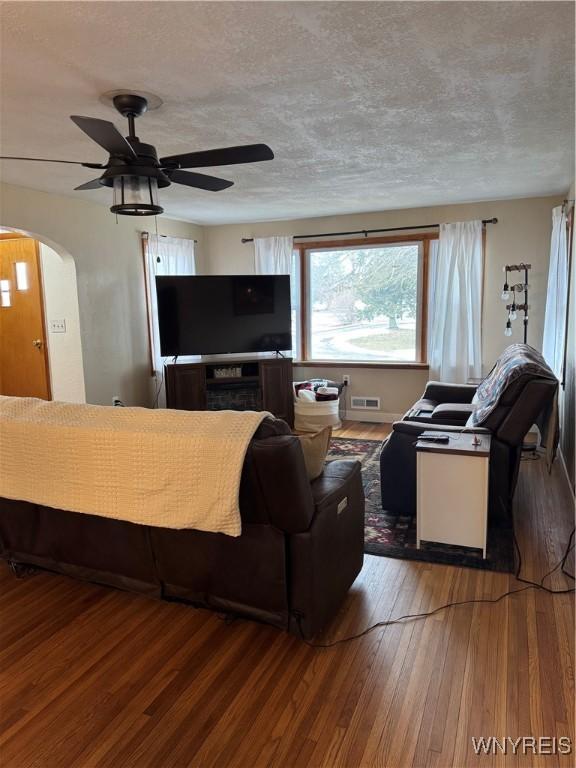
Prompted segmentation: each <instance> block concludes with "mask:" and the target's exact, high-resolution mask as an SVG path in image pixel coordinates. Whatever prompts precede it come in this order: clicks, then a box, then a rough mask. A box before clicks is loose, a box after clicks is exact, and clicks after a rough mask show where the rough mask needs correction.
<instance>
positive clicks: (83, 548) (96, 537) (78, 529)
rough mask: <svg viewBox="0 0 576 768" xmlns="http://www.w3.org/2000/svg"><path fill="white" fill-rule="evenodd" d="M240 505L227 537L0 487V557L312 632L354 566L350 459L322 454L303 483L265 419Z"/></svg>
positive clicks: (355, 488) (360, 520) (297, 461)
mask: <svg viewBox="0 0 576 768" xmlns="http://www.w3.org/2000/svg"><path fill="white" fill-rule="evenodd" d="M240 511H241V517H242V535H241V536H239V537H237V538H234V537H230V536H225V535H223V534H217V533H206V532H203V531H195V530H174V529H169V528H157V527H152V526H143V525H134V524H132V523H128V522H124V521H121V520H113V519H110V518H105V517H97V516H93V515H85V514H79V513H75V512H67V511H63V510H58V509H51V508H48V507H41V506H38V505H36V504H30V503H27V502H22V501H13V500H9V499H2V498H0V557H2V558H3V559H5V560H8V561H11V562H13V563H21V564H30V565H35V566H39V567H42V568H47V569H49V570H52V571H57V572H59V573H64V574H67V575H70V576H75V577H78V578H81V579H86V580H89V581H94V582H98V583H101V584H108V585H110V586H114V587H119V588H121V589H128V590H132V591H138V592H143V593H146V594H149V595H154V596H156V597H165V598H173V599H181V600H184V601H186V602H189V603H192V604H194V605H197V606H202V607H207V608H213V609H216V610H218V611H223V612H229V613H232V614H236V615H239V616H246V617H249V618H252V619H256V620H259V621H263V622H266V623H269V624H273V625H274V626H276V627H280V628H282V629H286V630H289V631H291V632H293V633H295V634H301V635H302V636H303V637H305V638H310V637H312V636H313V635H314V634H316V633H317V632H319V631H320V630H321V629H322V628H323V627H325V626H326V624H327V623H328V622H329V621H330V619H331V618H333V616H334V615H335V613H336V611H337V610H338V608H339V606H340V604H341V603H342V601H343V599H344V597H345V595H346V593H347V591H348V589H349V588H350V586H351V585H352V582H353V581H354V579H355V578H356V576H357V575H358V573H359V572H360V570H361V568H362V563H363V552H364V493H363V489H362V481H361V475H360V464H359V462H356V461H333V462H330V463H328V464H327V465H326V468H325V470H324V472H323V474H322V475H321V476H320V477H319V478H318V479H316V480H314V481H313V482H312V483H311V482H310V481H309V480H308V477H307V473H306V467H305V465H304V457H303V454H302V450H301V447H300V442H299V440H298V438H296V437H294V436H293V435H292V434H291V433H290V429H289V427H288V425H287V424H285V423H284V422H283V421H280V420H279V419H271V418H268V419H266V420H264V421H263V422H262V424H261V425H260V427H259V429H258V431H257V432H256V435H255V436H254V439H253V440H252V442H251V443H250V446H249V448H248V452H247V455H246V459H245V462H244V468H243V473H242V481H241V488H240Z"/></svg>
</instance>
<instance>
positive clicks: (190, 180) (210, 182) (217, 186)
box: [166, 171, 234, 192]
mask: <svg viewBox="0 0 576 768" xmlns="http://www.w3.org/2000/svg"><path fill="white" fill-rule="evenodd" d="M166 175H167V176H168V178H169V179H170V181H175V182H176V184H184V185H186V186H187V187H196V189H206V190H208V191H209V192H220V190H222V189H227V188H228V187H231V186H232V185H233V184H234V182H233V181H227V180H226V179H218V178H216V176H206V174H204V173H190V172H189V171H167V172H166Z"/></svg>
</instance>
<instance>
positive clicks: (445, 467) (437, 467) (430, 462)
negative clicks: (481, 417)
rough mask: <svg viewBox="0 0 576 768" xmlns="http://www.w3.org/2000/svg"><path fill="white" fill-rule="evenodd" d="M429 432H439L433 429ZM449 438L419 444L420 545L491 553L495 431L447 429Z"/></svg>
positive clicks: (484, 555) (417, 479) (417, 455)
mask: <svg viewBox="0 0 576 768" xmlns="http://www.w3.org/2000/svg"><path fill="white" fill-rule="evenodd" d="M424 434H436V435H437V434H439V433H438V432H430V433H424ZM446 434H448V435H450V440H449V442H448V443H428V442H424V441H421V440H419V441H418V442H417V443H416V482H417V484H418V485H417V489H416V496H417V519H416V545H417V547H418V548H420V542H421V541H435V542H440V543H442V544H455V545H458V546H461V547H476V548H477V549H481V550H482V554H483V557H484V558H485V557H486V529H487V519H488V472H489V470H488V465H489V460H490V439H491V438H490V435H477V436H476V437H478V438H480V444H479V445H474V443H473V440H474V437H475V435H472V434H470V433H466V432H464V433H463V432H459V433H449V432H448V433H446Z"/></svg>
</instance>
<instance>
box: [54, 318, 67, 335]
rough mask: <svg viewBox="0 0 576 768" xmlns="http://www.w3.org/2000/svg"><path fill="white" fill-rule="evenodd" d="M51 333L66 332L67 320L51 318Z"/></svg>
mask: <svg viewBox="0 0 576 768" xmlns="http://www.w3.org/2000/svg"><path fill="white" fill-rule="evenodd" d="M50 333H66V320H51V321H50Z"/></svg>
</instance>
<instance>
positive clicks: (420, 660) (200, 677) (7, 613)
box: [0, 423, 574, 768]
mask: <svg viewBox="0 0 576 768" xmlns="http://www.w3.org/2000/svg"><path fill="white" fill-rule="evenodd" d="M387 432H388V426H387V425H382V424H357V423H347V424H345V425H344V427H343V429H342V430H340V431H339V433H338V434H339V435H341V436H345V437H349V438H353V437H358V438H371V439H382V437H384V436H385V435H386V434H387ZM516 519H517V527H518V537H519V541H520V546H521V549H522V552H523V555H524V573H525V574H526V575H527V576H529V577H532V578H539V577H540V576H541V575H543V574H544V573H545V572H546V571H547V570H549V568H550V567H552V565H553V564H555V563H556V561H557V560H558V559H559V558H560V557H561V555H562V551H563V548H564V547H565V545H566V542H567V539H568V535H569V532H570V530H571V527H572V525H573V519H574V502H573V498H572V496H571V494H570V492H569V490H568V485H567V482H566V480H565V477H564V476H563V475H562V470H561V468H560V465H559V464H558V463H556V465H555V466H554V468H553V472H552V475H551V476H550V477H549V476H548V475H547V472H546V467H545V462H544V461H543V460H540V461H524V462H522V466H521V473H520V480H519V485H518V490H517V496H516ZM569 567H570V568H574V559H573V557H572V558H570V562H569ZM548 582H549V584H550V586H553V587H555V588H561V587H564V586H567V583H566V580H565V579H564V577H562V576H561V575H559V574H558V573H555V574H553V575H552V576H551V577H550V578H549V580H548ZM0 585H1V589H2V591H1V595H0V611H1V613H0V621H1V624H0V669H1V674H0V764H1V765H2V766H3V767H5V768H176V767H177V766H178V767H180V766H182V767H184V766H199V767H200V766H201V767H202V768H205V767H206V768H207V767H209V766H213V767H214V768H237V767H242V768H243V767H244V766H246V768H252V767H253V766H263V767H264V766H266V767H268V766H277V767H278V768H280V767H281V768H291V766H298V768H311V767H314V768H316V767H318V768H320V767H323V768H324V767H325V768H338V767H341V768H355V767H356V766H380V767H383V766H386V767H389V768H397V767H400V766H402V767H403V766H422V767H424V766H430V767H434V768H445V767H446V766H458V768H460V767H462V768H464V767H465V768H468V767H469V766H470V767H472V766H476V765H478V766H530V767H532V766H546V767H548V766H550V767H552V766H572V765H573V763H574V756H573V755H566V756H560V755H554V756H547V757H536V756H534V755H532V754H528V755H526V756H520V755H516V756H514V755H496V756H492V755H490V756H488V755H482V756H476V755H475V754H474V750H473V748H472V742H471V737H472V736H476V737H479V736H492V735H493V736H497V737H502V736H506V735H508V736H511V737H514V738H517V737H519V736H535V737H539V736H568V737H570V738H571V739H572V743H573V744H574V712H573V702H574V601H573V596H572V595H556V596H551V595H547V594H545V593H543V592H540V591H533V590H527V591H525V592H521V593H519V594H518V595H515V596H513V597H509V598H506V599H504V600H502V601H501V602H499V603H496V604H493V605H483V604H474V605H467V606H461V607H453V608H450V609H447V610H445V611H442V612H440V613H438V614H436V615H434V616H431V617H428V618H426V619H424V620H419V621H411V622H406V623H403V624H397V625H394V626H390V627H387V628H385V629H378V630H375V631H373V632H372V633H370V634H368V635H366V636H364V637H363V638H361V639H359V640H356V641H354V642H350V643H346V644H343V645H339V646H336V647H334V648H331V649H326V650H320V649H314V648H310V647H309V646H307V645H304V644H303V643H302V642H300V641H299V640H298V639H297V638H295V637H292V636H290V635H287V634H284V633H282V632H278V631H277V630H275V629H272V628H269V627H266V626H261V625H258V624H255V623H251V622H248V621H236V622H234V623H233V624H231V625H227V624H226V623H225V622H223V621H221V620H220V619H219V618H218V617H217V616H216V615H214V614H212V613H209V612H208V611H202V610H195V609H193V608H191V607H188V606H185V605H179V604H174V603H162V602H158V601H155V600H152V599H148V598H146V597H143V596H138V595H132V594H129V593H124V592H119V591H115V590H112V589H107V588H105V587H99V586H95V585H91V584H84V583H81V582H78V581H74V580H72V579H68V578H65V577H63V576H57V575H54V574H50V573H42V572H38V573H36V574H34V575H32V576H29V577H26V578H24V579H21V580H17V579H15V578H14V576H13V575H12V574H11V573H10V572H9V570H8V568H7V567H6V566H5V565H2V566H0ZM521 586H522V585H521V584H519V583H518V582H516V581H515V579H514V578H513V577H511V576H508V575H506V574H500V573H489V572H480V571H474V570H470V569H461V568H454V567H449V566H439V565H431V564H427V563H416V562H409V561H401V560H392V559H386V558H378V557H371V556H367V557H366V563H365V567H364V569H363V571H362V573H361V575H360V577H359V578H358V580H357V582H356V584H355V585H354V586H353V588H352V590H351V591H350V594H349V595H348V598H347V600H346V602H345V604H344V605H343V607H342V609H341V611H340V614H339V616H338V617H337V619H336V620H335V621H334V623H333V624H332V626H331V627H330V628H329V630H328V631H327V632H326V634H325V636H324V638H323V639H324V640H331V639H338V638H343V637H346V636H347V635H349V634H352V633H354V632H358V631H359V630H361V629H363V628H365V627H367V626H369V625H370V624H371V623H373V622H375V621H378V620H382V619H387V618H391V617H395V616H400V615H402V614H404V613H408V612H419V611H427V610H430V609H432V608H434V607H436V606H438V605H442V604H443V603H446V602H449V601H457V600H466V599H470V598H481V597H495V596H498V595H499V594H501V593H502V592H504V591H506V590H508V589H516V588H520V587H521Z"/></svg>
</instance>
